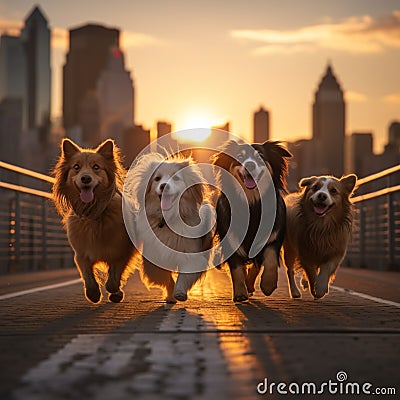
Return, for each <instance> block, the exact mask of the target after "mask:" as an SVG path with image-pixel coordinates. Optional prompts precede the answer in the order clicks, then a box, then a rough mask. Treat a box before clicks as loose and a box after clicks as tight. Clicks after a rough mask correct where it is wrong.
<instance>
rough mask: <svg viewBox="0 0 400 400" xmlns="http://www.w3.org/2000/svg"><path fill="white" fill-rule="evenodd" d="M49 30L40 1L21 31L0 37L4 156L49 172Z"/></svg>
mask: <svg viewBox="0 0 400 400" xmlns="http://www.w3.org/2000/svg"><path fill="white" fill-rule="evenodd" d="M50 36H51V30H50V28H49V25H48V21H47V18H46V17H45V15H44V13H43V11H42V10H41V9H40V7H39V6H36V7H34V8H33V9H32V11H31V12H30V13H29V14H28V16H27V18H26V19H25V21H24V25H23V27H22V29H21V32H20V35H8V34H3V35H2V36H1V38H0V143H1V146H0V159H1V160H4V161H8V162H11V163H14V164H17V165H21V166H24V167H27V168H32V169H35V170H38V171H43V172H48V170H49V164H50V163H51V159H52V157H53V155H54V146H52V145H53V143H52V141H51V137H50V132H51V123H50V115H51V68H50V54H51V47H50Z"/></svg>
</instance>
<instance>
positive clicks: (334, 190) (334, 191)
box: [330, 188, 338, 194]
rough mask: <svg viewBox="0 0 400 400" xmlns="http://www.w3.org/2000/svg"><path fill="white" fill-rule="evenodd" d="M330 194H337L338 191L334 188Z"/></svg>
mask: <svg viewBox="0 0 400 400" xmlns="http://www.w3.org/2000/svg"><path fill="white" fill-rule="evenodd" d="M330 192H331V194H336V193H337V192H338V191H337V190H336V189H335V188H332V189H331V190H330Z"/></svg>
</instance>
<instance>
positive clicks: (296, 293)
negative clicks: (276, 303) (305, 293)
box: [290, 289, 301, 299]
mask: <svg viewBox="0 0 400 400" xmlns="http://www.w3.org/2000/svg"><path fill="white" fill-rule="evenodd" d="M290 296H291V297H292V299H300V297H301V294H300V292H299V290H298V289H296V290H291V291H290Z"/></svg>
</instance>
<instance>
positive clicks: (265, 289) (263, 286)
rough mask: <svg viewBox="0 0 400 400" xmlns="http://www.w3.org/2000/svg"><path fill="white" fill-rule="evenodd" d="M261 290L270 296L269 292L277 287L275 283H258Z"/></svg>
mask: <svg viewBox="0 0 400 400" xmlns="http://www.w3.org/2000/svg"><path fill="white" fill-rule="evenodd" d="M260 288H261V291H262V292H263V293H264V294H265V295H266V296H271V294H272V293H273V292H274V290H275V289H276V288H277V284H276V283H267V284H263V283H261V284H260Z"/></svg>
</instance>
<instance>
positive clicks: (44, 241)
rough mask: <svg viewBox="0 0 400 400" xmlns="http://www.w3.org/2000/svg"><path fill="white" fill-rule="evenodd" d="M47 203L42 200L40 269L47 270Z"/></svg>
mask: <svg viewBox="0 0 400 400" xmlns="http://www.w3.org/2000/svg"><path fill="white" fill-rule="evenodd" d="M46 235H47V201H46V199H45V198H43V199H42V269H47V237H46Z"/></svg>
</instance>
